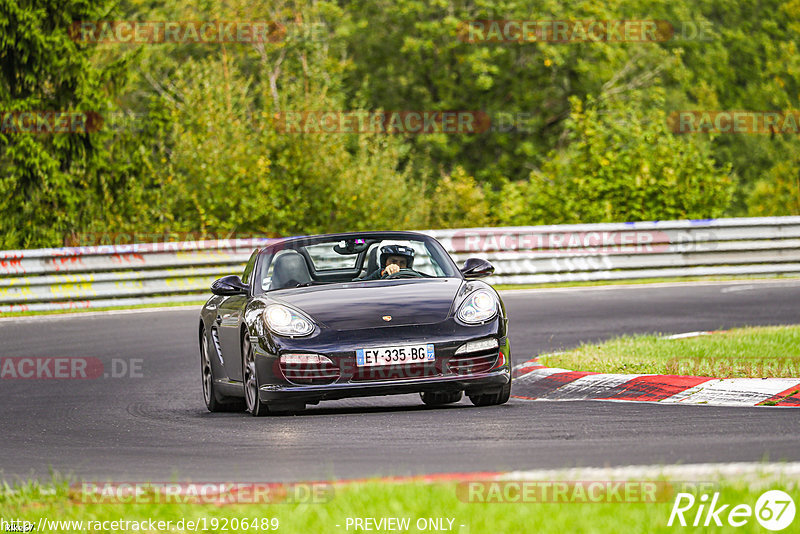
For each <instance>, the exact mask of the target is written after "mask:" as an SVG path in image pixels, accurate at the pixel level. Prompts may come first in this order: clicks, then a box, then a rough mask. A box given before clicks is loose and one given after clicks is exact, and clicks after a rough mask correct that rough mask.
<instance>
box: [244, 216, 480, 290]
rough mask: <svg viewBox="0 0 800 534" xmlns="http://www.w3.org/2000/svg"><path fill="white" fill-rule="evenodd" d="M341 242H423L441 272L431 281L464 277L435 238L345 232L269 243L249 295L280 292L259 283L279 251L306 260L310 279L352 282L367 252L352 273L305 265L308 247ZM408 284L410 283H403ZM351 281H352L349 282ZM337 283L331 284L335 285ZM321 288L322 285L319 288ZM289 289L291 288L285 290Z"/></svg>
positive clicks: (262, 253)
mask: <svg viewBox="0 0 800 534" xmlns="http://www.w3.org/2000/svg"><path fill="white" fill-rule="evenodd" d="M343 239H364V240H365V241H367V242H370V241H385V240H398V241H402V240H409V241H420V242H423V243H424V245H425V247H426V249H427V250H428V252H429V254H430V255H431V259H432V260H434V261H436V262H437V263H438V264H439V267H440V268H441V269H442V271H443V272H444V276H439V277H433V278H440V279H441V278H461V279H463V278H464V277H463V275H462V274H461V271H460V270H459V268H458V266H457V265H456V263H455V262H454V261H453V258H452V257H451V256H450V254H449V253H448V252H447V250H445V248H444V247H443V246H442V244H441V243H439V241H437V240H436V239H435V238H433V237H431V236H429V235H426V234H422V233H418V232H401V231H386V232H348V233H342V234H324V235H316V236H302V237H294V238H287V239H281V240H279V241H277V242H275V243H271V244H270V245H268V246H267V247H265V248H263V249H262V250H261V252H260V253H259V261H258V262H257V268H256V270H257V273H253V274H254V275H255V274H257V275H256V276H252V277H251V281H252V283H251V294H252V295H253V296H258V295H263V294H265V293H269V292H272V291H282V290H281V289H263V288H262V287H261V280H263V279H264V277H265V276H266V275H267V273H268V272H269V268H270V265H271V264H272V260H273V259H274V258H275V256H276V255H277V253H278V252H280V251H282V250H296V251H298V252H300V253H301V254H303V255H304V257H306V260H307V262H308V263H309V264H310V265H309V270H310V271H311V275H312V277H315V275H316V276H319V273H320V272H322V273H325V275H327V276H332V275H336V274H342V273H345V272H347V273H353V275H354V278H355V276H357V275H358V274H359V273H360V272H361V270H362V268H363V266H364V263H365V262H366V259H367V250H364V251H363V252H361V253H359V255H358V259H357V260H356V262H355V266H354V267H353V268H352V269H331V270H323V271H319V272H317V271H314V266H313V264H312V262H310V261H308V260H309V258H308V257H307V256H306V253H305V250H304V247H306V246H309V245H316V244H320V243H325V242H334V241H341V240H343ZM430 279H431V278H428V277H425V278H420V279H419V280H430ZM406 280H410V279H406ZM351 281H352V280H351ZM334 283H336V282H331V284H334ZM321 285H322V284H321ZM286 289H290V288H286Z"/></svg>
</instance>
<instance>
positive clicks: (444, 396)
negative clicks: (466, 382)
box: [419, 391, 464, 406]
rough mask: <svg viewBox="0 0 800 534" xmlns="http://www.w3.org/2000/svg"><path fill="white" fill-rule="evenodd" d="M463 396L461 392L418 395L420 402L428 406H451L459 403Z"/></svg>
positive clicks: (434, 392)
mask: <svg viewBox="0 0 800 534" xmlns="http://www.w3.org/2000/svg"><path fill="white" fill-rule="evenodd" d="M463 395H464V392H463V391H423V392H422V393H420V394H419V396H420V398H421V399H422V402H424V403H425V404H426V405H428V406H443V405H445V404H452V403H454V402H458V401H460V400H461V397H463Z"/></svg>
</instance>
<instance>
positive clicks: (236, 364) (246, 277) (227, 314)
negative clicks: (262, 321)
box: [215, 251, 258, 382]
mask: <svg viewBox="0 0 800 534" xmlns="http://www.w3.org/2000/svg"><path fill="white" fill-rule="evenodd" d="M257 256H258V251H255V252H253V254H252V255H251V256H250V260H249V261H248V262H247V266H246V267H245V269H244V273H243V274H242V282H244V283H245V284H248V285H249V284H250V277H251V275H252V273H253V269H254V267H255V262H256V258H257ZM251 293H252V290H251V291H248V294H246V295H232V296H229V297H226V298H225V300H224V301H223V302H222V303H221V304H220V305H219V307H218V308H217V317H216V320H215V322H216V326H217V331H218V332H219V342H220V345H221V347H222V362H223V366H224V367H225V374H227V375H228V378H229V379H231V380H235V381H238V382H241V381H242V338H241V330H242V328H241V327H242V321H243V320H244V309H245V307H246V306H247V303H248V302H249V301H250V294H251Z"/></svg>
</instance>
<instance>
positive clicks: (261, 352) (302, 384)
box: [253, 318, 511, 404]
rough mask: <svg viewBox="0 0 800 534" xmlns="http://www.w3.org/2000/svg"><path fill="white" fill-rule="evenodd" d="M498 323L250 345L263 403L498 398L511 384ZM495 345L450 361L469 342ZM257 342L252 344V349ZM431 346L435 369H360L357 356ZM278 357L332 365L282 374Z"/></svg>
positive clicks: (418, 366) (420, 365)
mask: <svg viewBox="0 0 800 534" xmlns="http://www.w3.org/2000/svg"><path fill="white" fill-rule="evenodd" d="M505 326H506V325H505V321H504V320H503V319H499V318H498V319H495V320H494V321H492V322H490V323H487V324H486V325H482V326H476V327H465V326H463V325H460V324H458V323H456V322H455V321H454V320H450V321H445V322H444V323H440V324H438V325H423V326H405V327H403V326H401V327H392V328H379V329H364V330H356V331H351V332H346V333H342V332H337V333H329V334H328V335H321V336H315V338H311V339H302V338H297V339H291V338H253V341H254V343H253V345H254V347H255V350H256V371H257V374H258V383H259V386H260V397H261V400H262V402H267V403H276V404H277V403H281V402H298V403H299V402H305V403H316V402H318V401H320V400H335V399H342V398H348V397H363V396H373V395H394V394H403V393H416V392H425V391H458V390H463V391H465V392H466V394H467V395H472V394H483V393H492V392H496V391H500V389H502V387H503V386H504V385H506V384H508V383H509V382H510V381H511V348H510V344H509V341H508V337H507V335H506V328H505ZM487 338H494V339H497V341H498V347H497V348H493V349H489V350H483V351H475V352H470V353H462V354H456V350H457V349H458V348H459V347H461V346H462V345H464V344H466V343H467V342H469V341H477V340H483V339H487ZM256 339H258V341H259V342H258V343H255V341H256ZM411 343H426V344H428V343H432V344H433V345H434V354H435V361H433V362H427V363H424V364H423V363H418V364H399V365H398V364H395V365H389V366H376V367H359V366H357V365H356V350H357V349H361V348H370V347H379V346H392V345H401V344H411ZM283 354H309V355H320V356H325V357H326V358H327V359H328V360H330V362H332V365H331V364H320V365H319V366H313V365H311V366H301V365H298V366H297V367H291V366H290V367H287V366H286V365H282V364H281V360H280V356H281V355H283Z"/></svg>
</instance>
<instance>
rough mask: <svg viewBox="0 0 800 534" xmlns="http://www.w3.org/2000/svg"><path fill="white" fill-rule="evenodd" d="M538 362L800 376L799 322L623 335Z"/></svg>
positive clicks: (597, 368) (614, 369)
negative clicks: (674, 335)
mask: <svg viewBox="0 0 800 534" xmlns="http://www.w3.org/2000/svg"><path fill="white" fill-rule="evenodd" d="M540 360H541V363H542V364H544V365H547V366H549V367H560V368H564V369H571V370H574V371H594V372H600V373H643V374H650V373H654V374H680V375H695V376H711V377H716V378H728V377H756V378H764V377H784V378H796V377H800V326H770V327H749V328H739V329H735V330H729V331H727V332H719V333H715V334H712V335H709V336H700V337H693V338H685V339H664V338H661V337H658V336H625V337H620V338H617V339H612V340H610V341H606V342H604V343H600V344H591V345H582V346H580V347H578V348H577V349H575V350H571V351H569V352H565V353H563V354H554V355H545V356H542V357H541V358H540Z"/></svg>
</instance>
